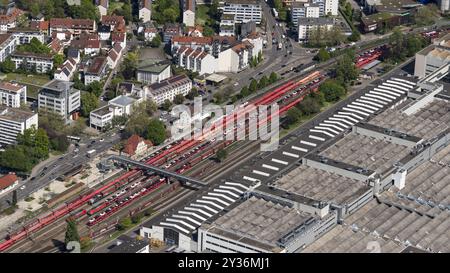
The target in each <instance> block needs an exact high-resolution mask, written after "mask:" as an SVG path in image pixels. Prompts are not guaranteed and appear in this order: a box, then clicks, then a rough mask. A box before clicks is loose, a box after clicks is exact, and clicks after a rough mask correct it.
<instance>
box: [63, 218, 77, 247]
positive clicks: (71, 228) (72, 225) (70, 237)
mask: <svg viewBox="0 0 450 273" xmlns="http://www.w3.org/2000/svg"><path fill="white" fill-rule="evenodd" d="M66 222H67V227H66V235H65V238H64V242H65V244H66V246H67V244H68V243H69V242H80V235H79V234H78V228H77V223H76V220H75V219H74V218H69V219H67V221H66Z"/></svg>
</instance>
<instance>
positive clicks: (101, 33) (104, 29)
mask: <svg viewBox="0 0 450 273" xmlns="http://www.w3.org/2000/svg"><path fill="white" fill-rule="evenodd" d="M98 38H99V39H100V41H107V40H109V39H111V26H106V25H100V26H99V27H98Z"/></svg>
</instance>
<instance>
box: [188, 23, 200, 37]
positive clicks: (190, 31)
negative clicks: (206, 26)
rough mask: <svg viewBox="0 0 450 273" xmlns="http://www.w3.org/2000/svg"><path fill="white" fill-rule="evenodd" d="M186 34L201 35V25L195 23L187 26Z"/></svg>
mask: <svg viewBox="0 0 450 273" xmlns="http://www.w3.org/2000/svg"><path fill="white" fill-rule="evenodd" d="M187 36H191V37H203V27H202V26H201V25H195V27H188V28H187Z"/></svg>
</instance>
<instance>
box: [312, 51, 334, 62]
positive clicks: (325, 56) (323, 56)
mask: <svg viewBox="0 0 450 273" xmlns="http://www.w3.org/2000/svg"><path fill="white" fill-rule="evenodd" d="M330 58H331V56H330V53H328V51H327V50H326V49H325V48H323V47H322V48H320V49H319V52H318V53H317V55H316V56H314V59H315V60H318V61H319V62H325V61H328V60H329V59H330Z"/></svg>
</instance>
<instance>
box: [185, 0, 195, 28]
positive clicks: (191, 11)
mask: <svg viewBox="0 0 450 273" xmlns="http://www.w3.org/2000/svg"><path fill="white" fill-rule="evenodd" d="M182 3H183V24H184V25H186V26H188V27H193V26H195V0H183V1H182Z"/></svg>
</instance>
